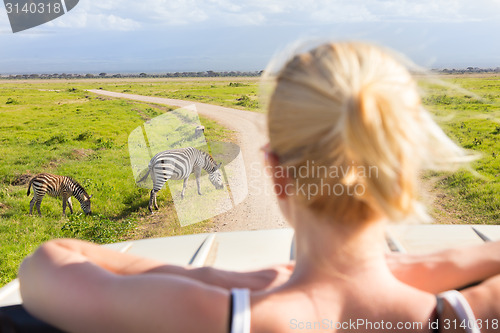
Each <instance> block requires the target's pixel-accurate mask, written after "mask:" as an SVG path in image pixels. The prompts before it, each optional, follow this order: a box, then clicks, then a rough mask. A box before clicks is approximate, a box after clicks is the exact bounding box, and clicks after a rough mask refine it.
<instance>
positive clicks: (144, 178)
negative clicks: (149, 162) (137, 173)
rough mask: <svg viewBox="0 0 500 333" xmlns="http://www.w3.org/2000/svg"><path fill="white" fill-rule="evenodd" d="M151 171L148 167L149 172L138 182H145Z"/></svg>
mask: <svg viewBox="0 0 500 333" xmlns="http://www.w3.org/2000/svg"><path fill="white" fill-rule="evenodd" d="M149 171H150V169H149V168H148V172H147V173H146V174H145V175H144V177H142V178H141V179H139V180H138V181H137V182H138V183H140V182H143V181H144V180H146V178H148V176H149Z"/></svg>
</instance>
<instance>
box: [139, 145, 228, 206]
mask: <svg viewBox="0 0 500 333" xmlns="http://www.w3.org/2000/svg"><path fill="white" fill-rule="evenodd" d="M221 164H222V162H221V163H219V164H217V163H215V161H214V159H213V158H212V156H210V155H209V154H207V153H205V152H203V151H201V150H198V149H196V148H193V147H187V148H180V149H172V150H165V151H162V152H160V153H158V154H156V155H155V156H154V157H153V158H152V159H151V161H150V162H149V165H148V168H149V170H148V172H147V173H146V175H145V176H144V177H142V178H141V179H140V180H139V182H142V181H144V180H145V179H146V178H147V177H148V175H149V174H150V173H151V179H152V180H153V189H152V190H151V196H150V198H149V205H148V209H149V211H150V212H151V213H152V212H153V209H152V206H153V205H154V208H155V209H158V204H157V203H156V193H157V192H158V191H159V190H161V188H162V187H163V185H165V182H166V181H167V180H169V179H173V180H179V179H184V183H183V186H182V192H181V198H184V191H185V190H186V184H187V180H188V178H189V175H190V174H191V173H194V175H195V177H196V185H197V187H198V194H199V195H201V191H200V175H201V169H203V170H205V171H206V172H208V179H210V182H212V184H213V185H214V186H215V188H216V189H218V190H220V189H222V188H223V187H224V184H223V183H222V175H221V173H220V170H219V168H220V166H221Z"/></svg>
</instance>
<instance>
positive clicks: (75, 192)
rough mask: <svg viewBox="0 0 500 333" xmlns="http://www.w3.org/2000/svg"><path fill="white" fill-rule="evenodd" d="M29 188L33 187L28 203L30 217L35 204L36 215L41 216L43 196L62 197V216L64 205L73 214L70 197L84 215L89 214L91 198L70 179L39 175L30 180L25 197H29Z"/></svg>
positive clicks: (64, 212) (47, 174)
mask: <svg viewBox="0 0 500 333" xmlns="http://www.w3.org/2000/svg"><path fill="white" fill-rule="evenodd" d="M31 187H33V198H32V199H31V201H30V215H31V214H32V213H33V206H34V205H35V204H36V209H37V211H38V215H40V216H42V213H41V212H40V205H41V203H42V200H43V197H44V196H45V194H48V195H50V196H52V197H62V202H63V215H65V214H66V203H67V204H68V206H69V210H70V211H71V214H73V204H72V203H71V196H74V197H75V198H76V199H77V200H78V201H79V202H80V205H81V207H82V210H83V211H84V212H85V214H91V210H90V198H91V197H92V196H91V195H90V196H89V195H88V194H87V192H85V189H84V188H83V187H82V186H81V185H80V184H78V182H76V181H75V180H73V179H71V178H70V177H66V176H58V175H52V174H50V173H39V174H38V175H36V176H35V177H33V178H31V180H30V182H29V185H28V192H27V193H26V195H30V188H31Z"/></svg>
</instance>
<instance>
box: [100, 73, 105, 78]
mask: <svg viewBox="0 0 500 333" xmlns="http://www.w3.org/2000/svg"><path fill="white" fill-rule="evenodd" d="M106 75H107V74H106V73H99V76H100V77H105V76H106Z"/></svg>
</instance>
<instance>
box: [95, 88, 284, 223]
mask: <svg viewBox="0 0 500 333" xmlns="http://www.w3.org/2000/svg"><path fill="white" fill-rule="evenodd" d="M89 92H92V93H95V94H100V95H105V96H109V97H115V98H126V99H131V100H136V101H141V102H147V103H156V104H164V105H171V106H178V107H187V106H190V105H195V106H196V110H197V111H198V113H199V114H201V115H203V116H205V117H208V118H211V119H213V120H215V121H217V122H218V123H220V124H221V125H223V126H225V127H227V128H229V129H230V130H233V131H236V132H237V140H238V142H237V144H238V145H239V146H240V148H241V152H242V155H243V160H244V164H245V170H246V174H247V183H248V196H247V198H246V199H245V200H244V201H243V202H242V203H240V204H238V205H237V206H236V207H235V208H233V209H232V210H230V211H228V212H226V213H223V214H221V215H218V216H217V217H216V218H215V222H216V225H217V227H216V230H217V231H236V230H256V229H275V228H283V227H287V226H288V225H287V223H286V221H285V219H284V218H283V216H282V215H281V213H280V211H279V208H278V205H277V199H276V198H275V197H274V195H273V194H272V191H271V189H272V188H271V184H270V181H269V179H268V178H267V177H264V176H263V157H262V152H260V151H259V148H260V147H261V146H262V145H263V144H265V142H266V137H265V127H264V124H265V117H264V115H263V114H260V113H256V112H249V111H242V110H237V109H231V108H227V107H222V106H216V105H211V104H205V103H197V102H190V101H183V100H177V99H169V98H160V97H151V96H142V95H134V94H124V93H117V92H112V91H106V90H101V89H98V90H97V89H94V90H89Z"/></svg>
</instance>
